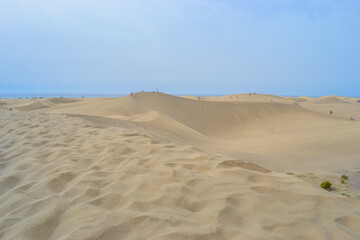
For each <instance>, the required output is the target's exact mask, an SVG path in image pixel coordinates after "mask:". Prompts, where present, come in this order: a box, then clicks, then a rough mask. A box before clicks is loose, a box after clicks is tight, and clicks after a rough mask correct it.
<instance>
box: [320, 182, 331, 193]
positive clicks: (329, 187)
mask: <svg viewBox="0 0 360 240" xmlns="http://www.w3.org/2000/svg"><path fill="white" fill-rule="evenodd" d="M331 186H332V184H331V182H329V181H324V182H322V183H321V184H320V187H322V188H323V189H326V190H328V191H330V190H331Z"/></svg>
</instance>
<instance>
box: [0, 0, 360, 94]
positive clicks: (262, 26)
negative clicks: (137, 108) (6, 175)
mask: <svg viewBox="0 0 360 240" xmlns="http://www.w3.org/2000/svg"><path fill="white" fill-rule="evenodd" d="M0 83H1V85H0V93H128V92H130V91H140V90H141V89H144V90H149V91H150V90H154V89H156V88H159V90H161V91H164V92H168V93H174V94H175V93H199V94H206V93H208V94H216V93H217V94H228V93H243V92H258V93H269V94H278V95H310V96H320V95H332V94H335V95H346V96H358V97H359V96H360V92H359V91H360V1H358V0H312V1H310V0H246V1H241V0H240V1H235V0H223V1H217V0H128V1H121V0H120V1H119V0H117V1H116V0H102V1H99V0H86V1H85V0H51V1H49V0H31V1H29V0H0Z"/></svg>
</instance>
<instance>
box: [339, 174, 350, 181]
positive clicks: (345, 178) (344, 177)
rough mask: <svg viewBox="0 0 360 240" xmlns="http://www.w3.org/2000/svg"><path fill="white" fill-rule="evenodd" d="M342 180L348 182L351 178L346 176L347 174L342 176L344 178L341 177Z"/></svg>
mask: <svg viewBox="0 0 360 240" xmlns="http://www.w3.org/2000/svg"><path fill="white" fill-rule="evenodd" d="M341 178H342V179H344V180H348V179H349V177H348V176H346V175H345V174H344V175H342V176H341Z"/></svg>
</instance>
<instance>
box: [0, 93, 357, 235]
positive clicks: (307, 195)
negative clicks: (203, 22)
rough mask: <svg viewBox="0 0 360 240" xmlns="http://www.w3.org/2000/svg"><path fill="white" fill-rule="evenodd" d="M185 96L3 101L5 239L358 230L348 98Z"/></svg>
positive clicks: (0, 209)
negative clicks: (347, 181)
mask: <svg viewBox="0 0 360 240" xmlns="http://www.w3.org/2000/svg"><path fill="white" fill-rule="evenodd" d="M236 96H238V97H237V99H236ZM191 98H192V97H187V98H178V97H174V96H170V95H165V94H161V93H136V94H135V97H131V96H126V97H122V98H112V99H108V98H106V99H74V100H72V99H38V100H36V99H27V100H22V101H21V100H20V101H19V100H3V101H4V102H5V103H7V105H6V106H4V107H2V108H1V110H0V125H1V128H0V160H1V162H0V239H359V238H360V230H359V228H358V226H359V225H360V201H359V200H356V199H353V198H346V197H342V196H339V195H335V194H332V193H329V192H327V191H325V190H322V189H319V188H318V187H316V186H314V185H312V184H311V183H308V182H305V181H303V180H301V179H299V178H297V177H295V176H290V175H286V174H284V173H281V171H280V172H279V171H277V170H279V169H280V170H283V171H289V172H290V171H293V172H299V173H303V172H305V171H306V170H308V169H311V172H314V173H320V172H325V173H328V174H335V173H338V172H339V171H341V170H348V171H350V170H351V171H354V170H356V169H359V168H360V165H359V162H358V159H359V156H360V154H359V152H360V149H359V147H358V146H359V143H360V138H359V136H360V134H359V132H360V124H359V123H360V121H349V120H347V118H346V115H347V114H349V113H351V114H353V115H356V113H358V112H359V111H358V110H359V105H360V103H357V99H352V98H345V97H334V96H330V97H329V99H327V98H326V97H324V98H321V99H313V98H306V97H302V98H279V97H276V96H269V95H256V96H255V95H251V96H249V95H248V94H243V95H232V96H231V99H230V96H224V97H219V98H211V97H209V98H202V99H200V100H196V98H194V99H191ZM234 98H235V99H236V101H235V100H234ZM270 100H271V101H270ZM327 100H328V101H327ZM338 100H339V101H338ZM10 107H12V108H13V109H14V110H13V111H8V110H9V108H10ZM330 107H331V108H333V110H334V115H333V116H331V117H330V116H329V115H328V108H330ZM335 108H336V109H335ZM64 113H66V114H67V115H65V114H64ZM329 129H331V131H329ZM244 159H245V161H244ZM255 163H257V164H258V165H256V164H255ZM259 165H260V166H259ZM261 166H263V167H266V168H263V167H261ZM267 169H269V170H267Z"/></svg>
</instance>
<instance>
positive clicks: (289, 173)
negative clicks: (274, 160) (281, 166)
mask: <svg viewBox="0 0 360 240" xmlns="http://www.w3.org/2000/svg"><path fill="white" fill-rule="evenodd" d="M286 174H287V175H294V174H293V173H292V172H288V173H286Z"/></svg>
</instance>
